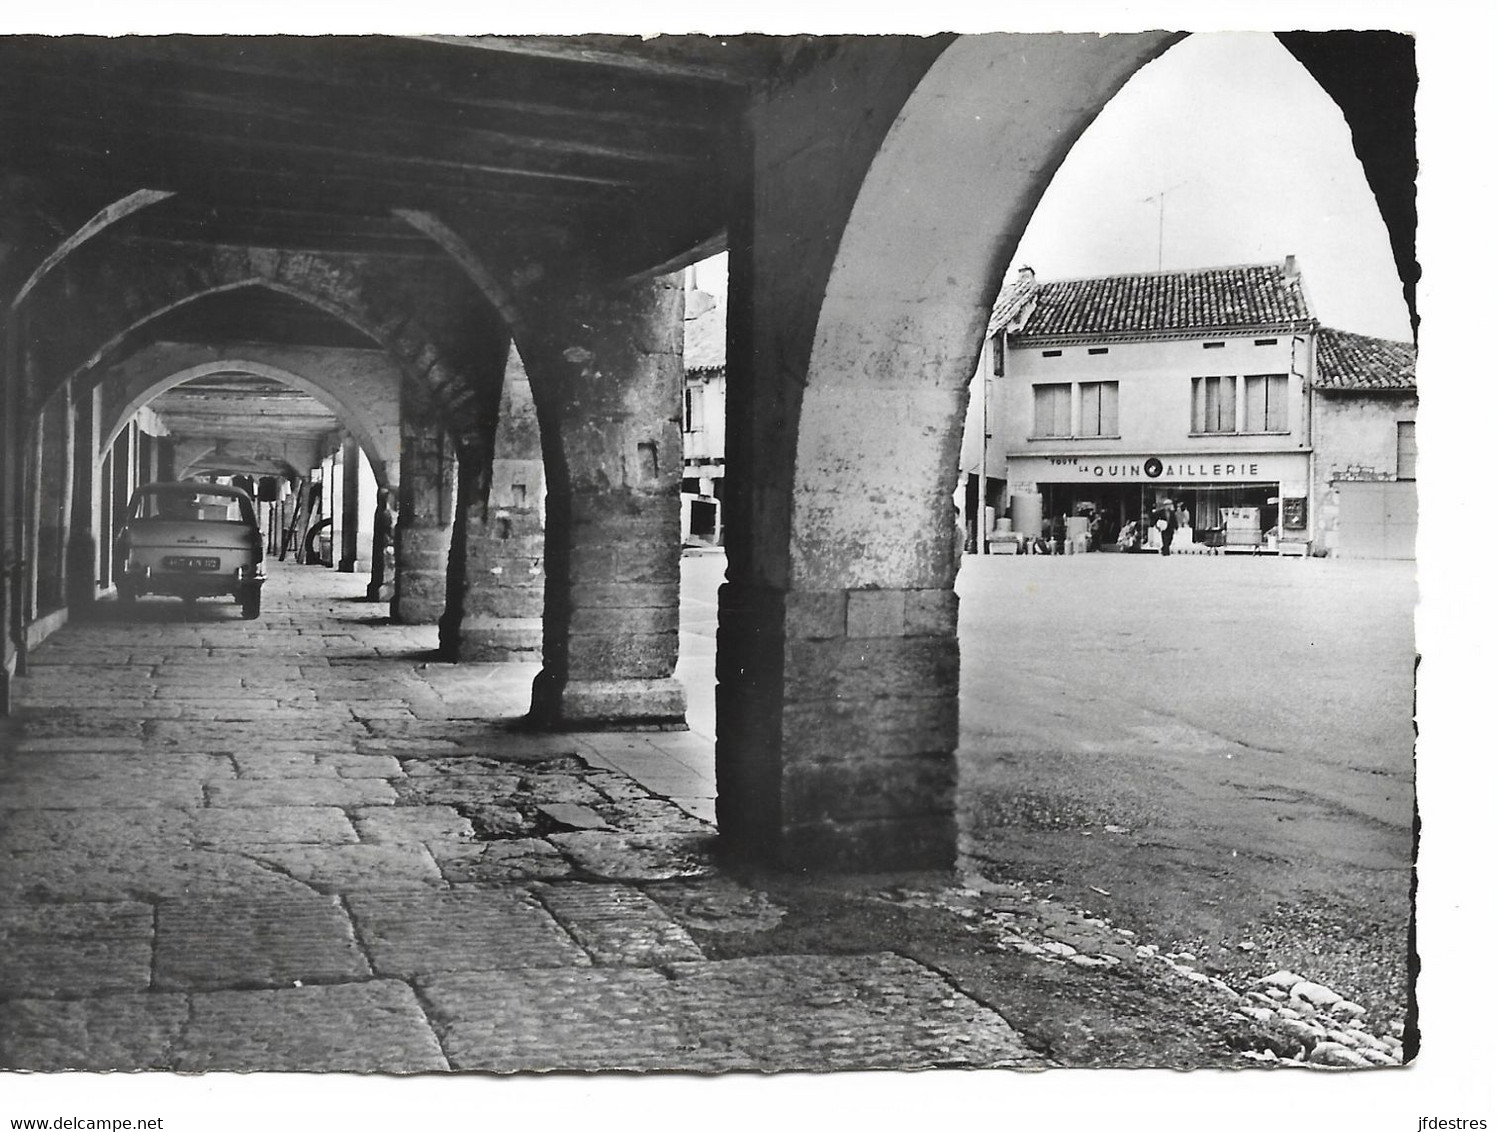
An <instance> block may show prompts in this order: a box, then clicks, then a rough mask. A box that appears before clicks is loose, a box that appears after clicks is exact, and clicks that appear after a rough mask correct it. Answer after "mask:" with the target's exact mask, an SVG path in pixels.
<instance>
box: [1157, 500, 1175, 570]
mask: <svg viewBox="0 0 1497 1132" xmlns="http://www.w3.org/2000/svg"><path fill="white" fill-rule="evenodd" d="M1155 514H1156V516H1157V517H1156V518H1155V520H1154V525H1155V526H1156V527H1157V528H1159V553H1160V555H1161V556H1163V557H1165V558H1168V557H1169V553H1170V545H1171V544H1172V543H1173V542H1174V541H1175V527H1176V526H1177V525H1178V520H1177V519H1176V517H1175V503H1174V500H1171V499H1166V500H1165V501H1164V502H1163V503H1162V504H1160V506H1159V510H1158V511H1157V512H1155Z"/></svg>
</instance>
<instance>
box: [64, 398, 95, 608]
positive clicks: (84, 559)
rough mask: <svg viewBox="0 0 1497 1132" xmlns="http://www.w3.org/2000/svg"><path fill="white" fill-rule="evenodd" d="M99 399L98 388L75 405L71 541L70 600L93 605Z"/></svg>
mask: <svg viewBox="0 0 1497 1132" xmlns="http://www.w3.org/2000/svg"><path fill="white" fill-rule="evenodd" d="M99 403H100V390H99V389H98V388H94V389H92V390H90V391H89V392H88V393H87V394H86V395H84V396H81V397H79V399H78V402H77V404H76V405H75V406H74V409H73V412H74V423H73V428H74V443H73V514H72V524H71V534H70V536H69V541H68V580H67V603H68V606H69V608H73V607H80V606H86V605H92V604H93V602H94V599H95V598H96V597H97V595H98V592H99V588H98V577H99V543H98V539H97V538H96V537H95V535H94V526H95V516H96V515H97V514H98V509H99V502H100V493H99V465H98V455H99V439H100V438H99Z"/></svg>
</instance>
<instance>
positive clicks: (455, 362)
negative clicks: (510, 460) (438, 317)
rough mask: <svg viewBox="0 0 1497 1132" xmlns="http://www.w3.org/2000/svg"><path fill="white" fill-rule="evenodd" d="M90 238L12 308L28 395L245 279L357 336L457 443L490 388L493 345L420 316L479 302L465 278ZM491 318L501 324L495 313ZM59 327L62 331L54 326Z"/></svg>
mask: <svg viewBox="0 0 1497 1132" xmlns="http://www.w3.org/2000/svg"><path fill="white" fill-rule="evenodd" d="M94 243H95V244H96V245H97V244H104V245H108V246H105V247H100V248H90V249H85V250H83V251H80V252H79V253H78V254H75V255H74V256H73V257H70V259H69V260H68V261H66V262H64V263H63V264H61V265H59V266H58V267H57V268H56V269H55V270H54V271H53V272H52V273H51V274H50V275H49V276H48V277H47V278H46V279H45V280H44V281H43V283H42V284H41V285H40V286H39V287H38V288H37V289H36V290H35V291H34V292H33V296H32V301H31V302H29V303H28V304H26V307H25V309H24V310H23V311H22V312H21V314H22V318H23V320H24V321H23V325H22V326H21V327H18V329H20V330H21V332H22V333H27V332H28V331H30V332H31V336H32V338H33V339H34V341H35V342H36V345H35V346H34V347H33V349H32V351H31V365H30V367H29V369H30V373H31V375H32V376H33V381H32V383H31V391H30V392H31V396H30V398H29V401H30V403H31V404H33V405H37V404H41V403H43V402H45V401H46V399H47V398H48V396H50V394H51V392H52V391H53V390H54V389H55V388H57V387H59V386H60V385H61V384H62V383H63V382H64V381H66V380H68V379H69V378H70V377H71V376H73V375H75V374H77V373H79V372H82V371H85V370H97V369H98V368H99V367H100V366H101V365H102V364H104V363H105V362H106V361H107V360H108V359H109V358H110V356H111V355H112V354H113V352H114V351H115V350H116V349H117V347H118V346H119V345H120V343H121V342H122V341H123V340H124V339H125V337H126V336H127V335H128V334H130V333H131V332H132V331H134V330H137V329H139V328H140V327H143V326H145V325H146V324H148V323H149V322H151V321H152V320H154V319H157V318H160V317H162V316H163V315H165V314H167V313H169V312H171V311H173V310H176V309H177V308H179V307H181V306H184V305H185V304H187V303H190V302H192V301H194V300H197V299H201V298H205V297H207V296H209V295H216V294H223V293H227V292H232V291H235V290H239V289H242V288H247V287H264V288H266V289H268V290H272V291H277V292H280V293H282V294H285V295H288V296H290V297H292V298H294V299H297V300H300V301H302V302H305V303H307V304H308V305H310V306H313V307H315V308H317V309H318V310H321V311H323V312H324V313H326V314H329V315H332V316H333V317H335V318H337V319H339V320H341V321H342V322H344V323H345V324H347V325H349V326H351V327H353V328H355V329H356V330H358V331H359V332H360V333H362V334H363V335H365V336H366V337H367V338H369V339H370V341H371V342H372V343H373V344H375V345H377V346H379V347H380V348H382V349H383V350H385V351H386V352H387V353H388V354H389V355H390V357H391V358H392V359H393V360H394V361H395V363H396V364H397V365H398V366H399V367H400V369H401V370H402V372H403V373H404V374H405V376H406V377H407V379H408V380H409V381H410V382H411V383H412V385H413V386H414V387H415V388H416V389H419V390H420V391H421V393H422V394H423V395H424V397H425V398H426V399H428V400H430V402H431V404H432V406H433V408H434V410H435V411H436V412H437V414H438V415H439V416H440V417H441V418H442V419H443V421H444V423H445V424H446V425H447V427H448V428H449V429H450V431H451V433H452V435H453V436H454V437H455V438H456V439H457V440H458V441H459V443H461V442H462V440H463V438H464V437H465V435H466V431H467V429H468V427H469V425H470V422H472V421H473V420H475V419H476V418H477V416H478V415H479V413H480V410H481V406H482V405H483V404H484V403H485V401H486V400H488V399H492V398H494V397H495V396H496V395H497V389H496V387H497V384H498V382H497V380H494V379H493V377H492V376H491V373H490V372H487V371H485V369H484V367H485V366H486V365H487V366H492V367H493V372H495V373H502V365H503V358H504V356H505V351H504V349H503V347H502V345H495V349H494V351H493V356H489V357H485V356H484V353H485V352H484V351H483V350H481V349H475V346H477V345H481V344H475V343H464V344H463V345H457V344H455V343H454V342H453V340H452V339H453V338H454V337H456V336H454V335H452V334H450V333H448V334H444V333H443V332H442V331H440V330H438V329H435V328H433V327H432V326H429V325H428V323H429V322H430V321H431V319H430V318H429V316H430V315H431V314H432V313H433V307H440V306H442V305H443V304H444V302H445V303H450V304H460V303H463V302H467V301H468V300H469V299H470V298H474V299H477V301H479V302H486V300H483V298H482V297H481V296H477V295H476V294H474V295H472V296H469V295H463V294H456V293H454V292H455V291H456V292H460V291H462V290H463V289H464V288H466V287H467V284H466V282H465V281H462V280H458V281H457V282H458V283H459V284H460V285H459V286H457V287H454V281H453V279H452V278H451V277H450V276H443V275H440V274H438V275H437V276H436V277H435V278H427V279H424V280H422V279H417V278H416V277H415V276H416V275H418V274H419V273H417V272H406V273H404V274H401V273H399V272H397V271H396V270H395V269H393V268H392V267H390V265H388V264H385V263H383V262H380V261H376V260H373V259H366V258H360V257H340V258H333V257H330V256H323V255H317V254H313V253H307V252H286V251H277V250H273V249H263V248H225V247H208V248H189V247H180V248H173V249H171V250H170V254H157V255H154V256H152V257H151V259H150V260H149V261H148V264H147V265H146V266H144V267H142V264H141V262H140V260H139V258H138V257H137V256H135V255H133V254H132V250H133V249H131V248H130V247H129V246H128V245H121V246H116V245H109V243H108V241H102V240H96V241H94ZM493 321H494V324H495V326H496V328H498V329H499V330H502V323H501V322H500V319H499V317H498V315H497V314H495V315H494V319H493ZM59 326H66V327H68V328H69V332H68V333H66V334H60V333H57V332H56V331H55V330H54V328H56V327H59ZM38 330H40V331H41V333H37V331H38ZM498 341H502V334H500V335H499V337H498V338H497V339H496V342H498Z"/></svg>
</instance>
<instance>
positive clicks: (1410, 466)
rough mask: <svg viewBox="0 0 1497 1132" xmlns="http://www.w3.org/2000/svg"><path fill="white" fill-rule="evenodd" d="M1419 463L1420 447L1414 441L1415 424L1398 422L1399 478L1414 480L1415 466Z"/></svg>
mask: <svg viewBox="0 0 1497 1132" xmlns="http://www.w3.org/2000/svg"><path fill="white" fill-rule="evenodd" d="M1418 461H1419V445H1418V443H1417V442H1416V441H1415V440H1414V422H1413V421H1399V422H1398V472H1397V475H1398V478H1399V479H1401V480H1411V479H1413V478H1414V465H1415V464H1416V463H1418Z"/></svg>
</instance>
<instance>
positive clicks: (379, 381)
mask: <svg viewBox="0 0 1497 1132" xmlns="http://www.w3.org/2000/svg"><path fill="white" fill-rule="evenodd" d="M305 353H306V355H307V356H306V357H305V358H304V359H301V362H302V364H301V365H299V366H298V368H296V369H292V368H288V366H289V365H297V363H298V358H297V356H296V355H297V351H294V350H278V349H274V348H261V349H260V350H255V349H254V348H252V347H246V346H240V347H236V350H235V352H234V353H233V354H232V355H228V356H223V357H220V356H217V354H218V352H217V351H214V350H211V349H209V348H207V347H175V348H167V347H155V348H152V349H150V350H147V351H143V352H142V353H141V354H138V355H136V356H135V357H133V358H131V359H129V360H128V361H127V362H125V363H122V364H121V365H120V366H117V367H115V371H114V377H115V378H116V379H117V384H115V386H114V388H113V389H112V390H111V395H110V397H109V400H108V401H107V402H106V408H105V414H104V419H103V421H102V422H101V425H102V427H101V429H100V447H99V450H98V453H97V454H96V458H97V459H98V460H102V459H103V458H104V455H105V454H106V453H108V451H109V449H110V446H111V445H112V444H113V443H114V439H115V437H116V436H118V435H119V433H120V430H121V429H123V428H124V427H125V425H126V424H127V423H128V422H129V420H130V419H131V418H132V417H133V416H134V415H135V414H136V413H137V412H139V411H140V410H141V409H142V408H144V407H146V406H148V405H149V404H150V403H151V402H152V401H154V400H155V399H156V398H157V397H159V396H161V394H163V393H165V392H167V391H168V390H170V389H174V388H176V387H177V386H178V385H182V384H185V383H186V382H188V381H191V380H193V379H194V378H197V377H206V376H210V375H213V374H218V373H227V372H236V373H248V374H253V375H255V376H257V377H264V378H269V379H270V380H273V381H279V382H281V383H282V384H284V385H287V386H290V387H291V388H293V389H297V390H300V391H301V392H303V393H306V394H307V395H309V396H311V397H315V398H316V399H317V400H318V401H320V402H321V403H322V404H323V405H325V406H326V407H327V408H329V409H331V410H332V411H333V412H334V413H335V414H336V415H337V416H338V419H339V420H340V421H341V422H342V423H343V425H344V427H346V428H347V429H348V431H349V433H350V434H352V436H353V438H354V439H355V440H356V441H357V442H358V444H359V447H361V448H362V449H363V450H364V452H365V454H366V455H367V456H368V457H369V462H370V464H371V466H372V467H373V469H374V477H375V481H376V482H377V483H378V485H379V486H380V487H382V488H384V487H395V486H398V484H399V481H400V373H399V371H398V370H396V369H395V368H394V367H393V366H392V365H391V364H390V363H389V362H388V361H387V360H386V359H385V357H384V355H383V354H380V353H378V352H376V351H367V352H365V351H306V352H305ZM317 353H323V354H327V353H336V354H342V355H348V354H366V353H367V356H366V357H361V358H357V359H356V361H358V362H361V363H363V364H362V365H361V366H360V367H359V370H358V372H356V373H352V374H350V373H348V372H347V370H346V369H345V371H344V372H343V373H342V374H337V373H331V372H328V371H329V369H330V368H331V367H320V366H318V365H317V364H316V362H317V360H318V359H317V358H316V356H315V355H316V354H317ZM203 354H212V355H214V356H213V357H211V358H205V359H203V360H195V358H196V357H198V356H200V355H203ZM256 354H258V355H259V356H255V355H256ZM288 355H289V356H288ZM272 359H274V360H272ZM278 362H279V363H287V364H278Z"/></svg>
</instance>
